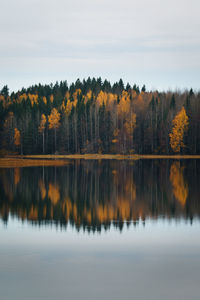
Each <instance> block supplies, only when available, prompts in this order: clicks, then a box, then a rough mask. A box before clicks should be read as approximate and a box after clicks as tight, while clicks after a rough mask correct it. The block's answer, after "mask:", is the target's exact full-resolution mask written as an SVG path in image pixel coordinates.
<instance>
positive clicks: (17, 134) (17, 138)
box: [14, 128, 21, 147]
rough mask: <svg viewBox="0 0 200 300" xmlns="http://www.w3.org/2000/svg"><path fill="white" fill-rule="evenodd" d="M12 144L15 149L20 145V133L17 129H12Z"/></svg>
mask: <svg viewBox="0 0 200 300" xmlns="http://www.w3.org/2000/svg"><path fill="white" fill-rule="evenodd" d="M14 144H15V146H17V147H19V146H20V144H21V135H20V131H19V130H18V129H17V128H15V129H14Z"/></svg>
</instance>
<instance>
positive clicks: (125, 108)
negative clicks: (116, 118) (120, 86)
mask: <svg viewBox="0 0 200 300" xmlns="http://www.w3.org/2000/svg"><path fill="white" fill-rule="evenodd" d="M129 111H130V96H129V94H128V92H126V91H123V92H122V96H121V99H120V102H119V104H118V113H119V115H124V114H126V113H128V112H129Z"/></svg>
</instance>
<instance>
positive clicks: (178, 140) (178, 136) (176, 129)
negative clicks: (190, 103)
mask: <svg viewBox="0 0 200 300" xmlns="http://www.w3.org/2000/svg"><path fill="white" fill-rule="evenodd" d="M188 125H189V121H188V116H187V114H186V111H185V108H184V107H182V109H181V111H180V112H179V113H178V114H177V115H176V117H175V118H174V120H173V128H172V132H171V133H170V134H169V137H170V146H171V148H172V150H173V151H174V152H180V150H181V148H183V147H184V143H183V137H184V134H185V133H186V132H187V130H188Z"/></svg>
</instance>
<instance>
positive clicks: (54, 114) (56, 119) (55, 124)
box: [48, 108, 60, 151]
mask: <svg viewBox="0 0 200 300" xmlns="http://www.w3.org/2000/svg"><path fill="white" fill-rule="evenodd" d="M48 122H49V129H54V142H55V151H56V132H57V129H58V128H59V127H60V113H59V112H58V111H57V109H56V108H53V109H52V111H51V114H50V115H49V116H48Z"/></svg>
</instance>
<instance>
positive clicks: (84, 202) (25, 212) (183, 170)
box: [0, 160, 200, 231]
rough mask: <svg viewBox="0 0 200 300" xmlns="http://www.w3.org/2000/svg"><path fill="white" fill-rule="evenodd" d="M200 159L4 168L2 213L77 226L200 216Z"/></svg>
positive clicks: (0, 186) (0, 188)
mask: <svg viewBox="0 0 200 300" xmlns="http://www.w3.org/2000/svg"><path fill="white" fill-rule="evenodd" d="M199 164H200V162H199V161H198V160H190V161H173V160H162V161H159V160H140V161H136V162H130V161H77V160H76V161H71V163H70V164H69V165H67V166H63V167H34V168H14V169H1V170H0V217H1V219H3V220H4V222H5V223H6V222H8V219H9V215H12V216H17V217H18V218H19V219H21V220H28V221H30V222H32V223H34V224H38V225H41V224H48V223H52V224H55V225H59V226H62V227H65V226H67V224H68V223H70V224H71V225H72V226H75V227H76V228H77V230H79V229H80V228H81V227H82V228H83V229H84V230H88V231H90V230H93V231H96V230H98V231H100V230H101V228H102V226H103V227H104V228H105V229H109V228H110V226H111V224H114V226H116V227H117V228H119V230H121V229H122V228H123V225H124V223H126V224H129V223H131V222H133V223H134V224H137V221H138V220H140V219H142V220H143V221H144V222H145V220H146V219H147V218H148V219H149V218H150V219H157V218H158V217H162V218H169V219H170V218H176V219H189V220H190V221H191V223H192V220H193V218H194V217H198V218H199V217H200V201H199V194H200V190H199V182H200V174H199V171H198V170H200V168H199V167H200V166H199Z"/></svg>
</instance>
